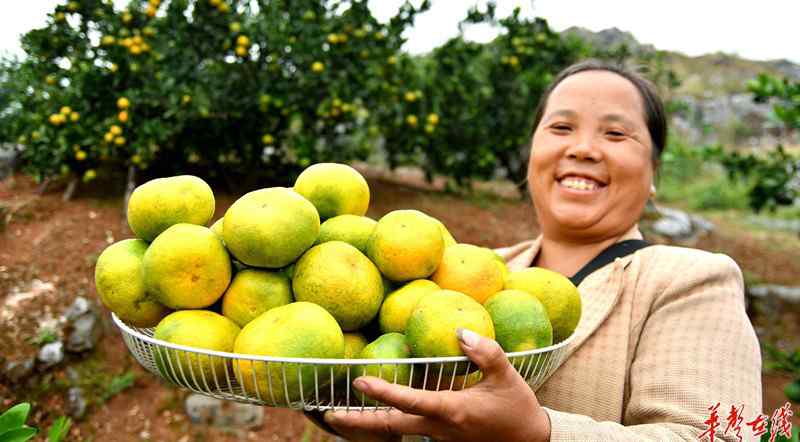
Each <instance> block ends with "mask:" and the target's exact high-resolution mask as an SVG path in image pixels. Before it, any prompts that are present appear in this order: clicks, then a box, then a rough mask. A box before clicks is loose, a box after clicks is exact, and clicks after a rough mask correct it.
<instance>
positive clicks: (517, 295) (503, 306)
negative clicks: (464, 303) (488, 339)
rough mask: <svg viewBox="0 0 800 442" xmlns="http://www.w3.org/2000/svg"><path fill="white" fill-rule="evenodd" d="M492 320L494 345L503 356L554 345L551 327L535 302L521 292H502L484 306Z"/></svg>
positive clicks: (532, 298) (526, 293)
mask: <svg viewBox="0 0 800 442" xmlns="http://www.w3.org/2000/svg"><path fill="white" fill-rule="evenodd" d="M483 306H484V307H485V308H486V311H488V312H489V315H490V316H491V317H492V323H493V324H494V333H495V336H496V338H495V339H496V340H497V343H498V344H500V346H501V347H503V350H505V351H506V352H509V353H510V352H516V351H525V350H533V349H536V348H543V347H547V346H549V345H552V344H553V327H552V326H551V325H550V318H549V317H548V316H547V310H546V309H545V308H544V305H542V303H541V302H540V301H539V299H538V298H536V297H535V296H532V295H531V294H530V293H528V292H524V291H522V290H502V291H500V292H498V293H496V294H495V295H493V296H492V297H490V298H489V299H488V300H486V302H485V303H484V304H483Z"/></svg>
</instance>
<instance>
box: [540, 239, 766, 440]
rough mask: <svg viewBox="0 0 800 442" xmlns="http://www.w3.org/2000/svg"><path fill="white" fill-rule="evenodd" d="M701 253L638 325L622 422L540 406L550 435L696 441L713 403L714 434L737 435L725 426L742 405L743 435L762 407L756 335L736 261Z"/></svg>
mask: <svg viewBox="0 0 800 442" xmlns="http://www.w3.org/2000/svg"><path fill="white" fill-rule="evenodd" d="M703 256H704V258H703V259H701V260H700V261H698V262H691V263H688V265H687V266H686V268H685V271H684V272H681V273H679V274H675V275H673V276H672V282H671V283H670V285H669V286H668V287H667V288H666V289H665V290H664V292H663V293H662V294H661V295H660V296H659V297H658V299H657V300H656V301H655V303H654V304H653V306H652V309H651V312H650V315H649V316H648V318H647V319H646V322H645V323H644V325H643V327H642V329H641V335H640V339H639V342H638V346H637V348H636V353H635V356H634V359H633V362H632V365H631V368H630V386H629V391H630V392H631V393H630V394H631V396H630V398H629V401H628V405H627V408H626V409H625V410H624V411H625V412H624V417H623V424H624V425H621V424H618V423H614V422H597V421H595V420H593V419H591V418H590V417H587V416H582V415H577V414H571V413H565V412H560V411H557V410H551V409H547V408H545V409H546V410H547V413H548V415H549V417H550V421H551V441H553V442H556V441H558V442H560V441H586V440H603V441H664V440H670V441H672V440H695V441H696V440H698V437H699V436H700V435H701V434H702V433H703V432H704V431H705V430H706V429H707V428H708V426H707V425H706V424H705V423H704V421H706V420H707V419H708V418H709V416H710V414H711V411H710V410H709V407H711V406H713V405H716V404H717V402H719V403H720V405H719V407H718V408H717V413H718V416H719V423H720V426H719V427H718V429H717V434H716V440H724V441H730V442H733V441H737V440H738V438H737V437H736V434H735V432H734V431H731V430H729V431H728V433H727V434H723V432H724V430H725V427H726V426H727V422H726V416H727V414H728V413H729V412H730V410H731V405H735V406H736V407H737V408H738V407H740V406H741V405H742V404H744V410H743V412H744V416H745V419H744V421H743V422H742V423H741V426H742V431H741V435H742V436H743V437H744V438H745V440H747V437H748V436H749V435H751V433H750V432H749V430H750V429H749V428H748V427H747V426H746V425H745V424H744V422H747V421H749V420H751V419H753V418H754V417H756V416H757V415H758V414H759V413H761V412H762V410H761V353H760V349H759V344H758V339H757V337H756V335H755V332H754V331H753V327H752V325H751V324H750V321H749V319H748V318H747V315H746V313H745V306H744V294H743V283H742V276H741V272H740V271H739V268H738V266H737V265H736V263H734V262H733V260H731V259H730V258H728V257H727V256H725V255H710V254H709V255H703ZM704 439H705V440H708V438H707V437H704Z"/></svg>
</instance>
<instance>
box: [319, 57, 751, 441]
mask: <svg viewBox="0 0 800 442" xmlns="http://www.w3.org/2000/svg"><path fill="white" fill-rule="evenodd" d="M533 128H534V131H533V136H532V146H531V155H530V159H529V168H528V181H529V186H530V191H531V195H532V199H533V202H534V206H535V209H536V214H537V217H538V221H539V224H540V226H541V230H542V235H541V236H540V237H539V238H537V239H535V240H532V241H528V242H524V243H522V244H517V245H515V246H511V247H507V248H503V249H498V250H497V252H498V253H499V254H500V255H501V256H503V257H505V259H506V261H507V264H508V267H509V269H510V270H512V271H513V270H521V269H524V268H527V267H530V266H537V267H543V268H547V269H550V270H554V271H557V272H559V273H561V274H563V275H566V276H570V277H572V279H573V281H574V282H575V283H576V284H578V289H579V292H580V296H581V303H582V306H583V314H582V316H581V320H580V323H579V324H578V327H577V329H576V330H575V332H574V333H575V334H574V336H573V339H572V341H571V342H570V344H569V345H568V347H567V351H566V354H567V357H566V360H565V362H563V364H562V365H561V366H560V367H558V369H557V370H556V371H555V372H554V373H553V374H552V375H551V376H550V377H549V378H548V379H547V380H546V381H545V382H544V384H542V386H541V387H540V388H539V389H538V390H536V391H535V392H534V391H532V390H531V389H530V388H529V386H528V385H527V384H526V383H525V381H524V380H523V379H522V378H521V377H520V375H519V374H518V373H517V371H516V370H514V368H513V367H512V366H511V365H510V364H509V362H508V359H507V358H506V357H505V355H504V353H503V351H502V349H501V348H500V347H499V345H498V344H497V343H496V342H495V341H493V340H490V339H487V338H483V337H481V336H479V335H477V334H475V333H472V332H471V331H469V330H459V333H458V338H459V340H460V343H461V347H462V350H463V351H464V354H466V355H467V356H468V357H469V358H470V359H471V360H472V361H473V362H474V363H475V364H476V365H477V366H478V367H480V369H481V371H482V372H483V375H484V376H483V379H482V380H481V381H480V382H479V383H478V384H476V385H475V386H473V387H470V388H467V389H464V390H461V391H444V392H431V391H419V390H415V389H411V388H407V387H401V386H396V385H390V384H387V383H386V382H383V381H381V380H380V379H376V378H370V377H361V378H358V379H356V380H355V381H354V386H355V387H356V388H357V389H358V390H360V391H362V392H364V393H366V394H367V395H369V396H370V397H373V398H375V399H377V400H379V401H381V402H384V403H387V404H390V405H393V406H394V407H395V409H394V410H392V411H389V412H375V413H349V414H348V413H343V412H336V413H331V412H329V413H327V414H326V415H325V420H326V422H327V423H329V424H330V425H332V426H333V427H334V428H335V429H336V430H337V431H339V432H340V433H341V434H344V435H346V436H348V437H349V438H350V440H355V441H359V440H364V441H378V440H393V439H397V438H398V437H399V435H404V434H421V435H426V436H430V437H433V438H434V439H436V440H443V441H444V440H448V441H504V442H506V441H509V442H513V441H527V442H531V441H666V440H698V439H703V438H705V437H707V436H708V435H709V432H711V433H714V432H716V433H715V434H714V436H715V437H717V438H720V439H722V440H725V441H735V440H738V438H737V437H736V431H723V427H719V425H720V424H721V422H722V419H723V417H720V416H724V414H725V413H727V412H728V410H732V407H736V408H735V410H738V414H740V415H743V417H744V419H745V422H746V421H748V420H750V418H751V417H757V416H759V415H760V413H761V376H760V375H761V355H760V350H759V345H758V340H757V338H756V335H755V332H754V330H753V327H752V325H751V324H750V322H749V319H748V318H747V315H746V313H745V306H744V294H743V282H742V274H741V271H740V270H739V267H738V266H737V265H736V263H734V262H733V261H732V260H731V259H730V258H729V257H727V256H725V255H720V254H713V253H708V252H703V251H700V250H694V249H687V248H680V247H671V246H662V245H658V246H655V245H654V246H647V243H645V242H644V241H642V236H641V233H640V232H639V230H638V226H637V223H638V220H639V218H640V216H641V214H642V211H643V209H644V206H645V204H646V202H647V199H648V198H649V197H650V196H651V194H652V193H653V192H654V188H653V185H652V183H653V177H654V175H655V170H656V169H657V166H658V158H659V157H660V154H661V152H662V151H663V149H664V146H665V145H666V133H667V130H666V120H665V117H664V112H663V106H662V104H661V101H660V99H659V98H658V96H657V94H656V93H655V91H654V89H653V87H652V86H651V85H650V84H649V83H648V82H647V81H646V80H644V79H643V78H641V77H640V76H639V75H638V74H635V73H632V72H629V71H626V70H623V69H621V68H618V67H615V66H607V65H603V64H600V63H598V62H594V61H589V62H584V63H580V64H578V65H575V66H572V67H569V68H567V69H566V70H565V71H564V72H562V73H561V74H560V75H559V76H558V77H556V79H555V80H554V81H553V84H552V85H551V86H550V88H549V89H548V90H547V91H546V92H545V94H544V96H543V99H542V102H541V103H540V106H539V108H538V109H537V112H536V118H535V121H534V125H533ZM606 258H608V259H606ZM604 263H605V264H604ZM712 416H716V419H717V420H716V421H714V420H713V419H712ZM714 422H716V423H717V426H714V425H713V423H714ZM709 423H711V425H709ZM718 427H719V428H718ZM728 430H730V429H728ZM712 440H713V438H712Z"/></svg>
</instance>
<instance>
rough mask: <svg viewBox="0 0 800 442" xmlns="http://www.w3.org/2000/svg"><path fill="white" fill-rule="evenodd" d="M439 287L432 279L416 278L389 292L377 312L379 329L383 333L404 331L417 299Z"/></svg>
mask: <svg viewBox="0 0 800 442" xmlns="http://www.w3.org/2000/svg"><path fill="white" fill-rule="evenodd" d="M439 289H440V287H439V286H438V285H436V283H435V282H433V281H430V280H427V279H417V280H414V281H411V282H409V283H407V284H405V285H404V286H402V287H400V288H399V289H397V290H395V291H393V292H391V293H389V295H388V296H386V298H385V299H384V300H383V304H381V310H380V312H379V313H378V320H379V323H380V327H381V331H382V332H383V333H390V332H397V333H405V331H406V323H407V322H408V318H409V317H410V316H411V312H412V311H414V307H416V306H417V303H418V302H419V300H420V299H422V297H423V296H425V295H427V294H429V293H433V292H435V291H437V290H439Z"/></svg>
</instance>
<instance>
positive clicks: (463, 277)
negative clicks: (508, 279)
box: [431, 244, 503, 303]
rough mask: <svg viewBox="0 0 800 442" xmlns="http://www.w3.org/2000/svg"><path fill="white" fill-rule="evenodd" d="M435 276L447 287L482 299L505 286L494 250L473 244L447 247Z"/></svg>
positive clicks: (480, 301)
mask: <svg viewBox="0 0 800 442" xmlns="http://www.w3.org/2000/svg"><path fill="white" fill-rule="evenodd" d="M431 280H432V281H433V282H435V283H436V284H438V285H439V287H441V288H443V289H448V290H455V291H457V292H461V293H465V294H467V295H469V296H472V297H473V298H474V299H475V300H476V301H478V302H479V303H483V302H484V301H486V299H487V298H489V297H490V296H492V295H494V294H495V293H497V292H499V291H500V290H502V289H503V273H502V271H501V270H500V267H498V265H497V262H496V259H495V257H494V254H493V253H492V252H491V251H490V250H489V249H486V248H484V247H478V246H473V245H471V244H456V245H453V246H450V247H448V248H446V249H445V251H444V256H442V262H441V263H440V264H439V268H437V269H436V272H434V274H433V275H431Z"/></svg>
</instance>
